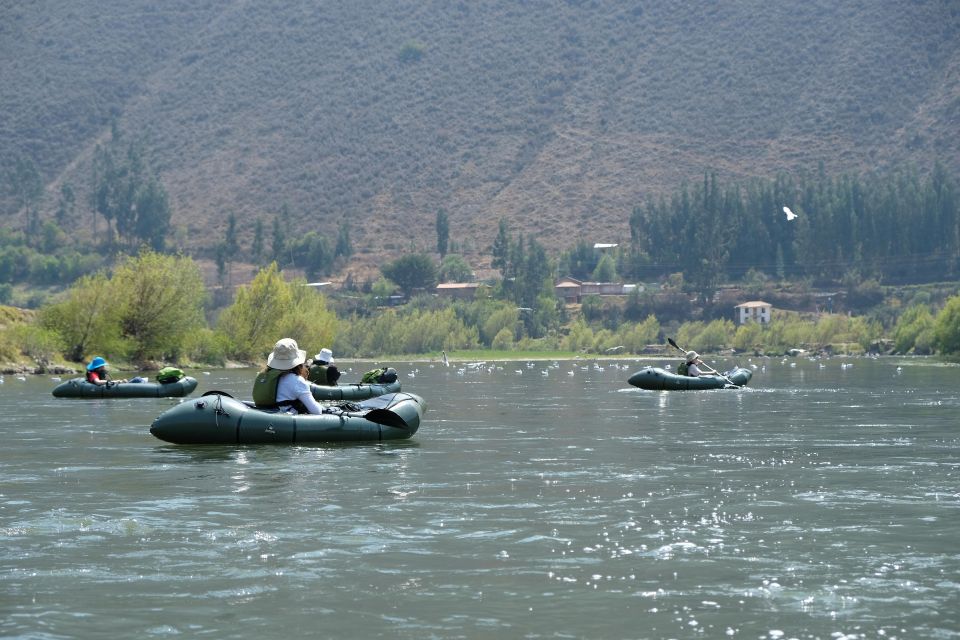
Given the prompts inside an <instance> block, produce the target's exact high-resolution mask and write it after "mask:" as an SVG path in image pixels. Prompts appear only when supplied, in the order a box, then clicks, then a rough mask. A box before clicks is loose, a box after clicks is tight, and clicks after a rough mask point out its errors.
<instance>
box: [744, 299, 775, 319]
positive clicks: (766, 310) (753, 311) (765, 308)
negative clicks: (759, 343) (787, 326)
mask: <svg viewBox="0 0 960 640" xmlns="http://www.w3.org/2000/svg"><path fill="white" fill-rule="evenodd" d="M734 309H736V314H737V324H746V323H747V322H759V323H760V324H767V323H769V322H770V316H771V314H772V312H773V305H772V304H770V303H769V302H764V301H763V300H752V301H750V302H744V303H742V304H738V305H737V306H736V307H734Z"/></svg>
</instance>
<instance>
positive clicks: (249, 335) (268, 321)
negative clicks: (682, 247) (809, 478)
mask: <svg viewBox="0 0 960 640" xmlns="http://www.w3.org/2000/svg"><path fill="white" fill-rule="evenodd" d="M513 245H514V247H515V248H517V247H518V245H519V242H514V243H513ZM531 255H533V256H537V255H539V252H536V251H534V252H533V253H532V254H531ZM368 295H369V298H368V301H367V302H368V304H369V307H368V309H367V311H366V312H358V311H357V310H356V309H354V310H353V311H352V312H350V313H349V314H346V313H343V312H342V311H338V310H337V308H336V307H337V305H336V304H335V303H334V304H331V303H330V301H329V300H328V299H327V297H326V296H324V295H323V294H321V293H319V292H318V291H317V290H316V289H315V288H314V287H310V286H307V282H306V280H304V279H302V278H300V279H294V280H292V281H287V280H286V279H285V278H284V277H283V274H282V272H281V271H280V269H279V267H278V266H277V265H276V263H271V264H270V265H268V266H267V267H264V268H263V269H261V270H260V271H259V273H258V274H257V276H256V277H255V278H254V279H253V281H252V282H251V283H250V284H248V285H244V286H241V287H239V288H238V290H237V292H236V295H235V297H234V298H233V300H232V301H231V303H230V304H229V305H228V306H227V307H226V308H225V309H223V311H222V312H221V313H220V314H219V316H218V317H217V318H216V319H214V320H210V319H209V318H208V316H207V312H208V311H209V297H208V295H207V292H206V290H205V288H204V285H203V281H202V278H201V276H200V271H199V268H198V266H197V265H196V263H195V262H194V261H193V260H192V259H191V258H188V257H182V256H169V255H164V254H160V253H157V252H154V251H152V250H150V249H144V250H143V251H141V253H140V254H138V255H137V256H130V257H127V258H125V259H124V260H122V261H121V262H120V263H119V264H118V265H117V266H116V267H115V268H113V269H112V270H101V271H98V272H97V273H95V274H91V275H88V276H84V277H82V278H80V279H79V280H78V281H77V282H75V283H74V285H73V286H72V287H70V288H69V289H68V291H67V292H66V295H65V296H64V297H63V299H62V300H60V301H58V302H56V303H53V304H49V305H46V306H44V307H42V308H41V309H39V310H38V311H37V312H35V313H33V314H32V315H31V316H30V318H29V320H28V321H26V322H15V321H13V320H11V318H7V319H6V320H4V321H3V323H0V360H2V361H17V360H19V359H21V358H22V357H28V358H31V359H32V360H33V361H34V362H36V363H37V364H38V365H39V366H47V365H50V364H51V363H54V362H57V361H61V360H67V361H71V362H77V363H82V362H84V361H85V360H87V359H89V357H91V356H92V355H94V354H98V355H103V356H105V357H107V358H108V359H113V360H118V361H121V362H130V363H135V364H137V365H139V366H151V364H157V363H179V364H185V365H187V364H191V363H193V364H197V363H204V364H212V365H223V364H225V363H226V362H227V361H240V362H245V363H260V362H262V361H263V359H264V358H265V357H266V354H267V353H269V351H270V349H271V348H272V346H273V344H274V342H275V341H276V340H277V339H278V338H279V337H293V338H295V339H296V340H297V341H298V342H299V343H300V344H301V345H303V346H304V347H305V348H307V349H308V350H319V349H320V348H322V347H325V346H327V347H332V348H333V349H334V350H335V351H336V352H337V353H338V354H342V355H343V357H381V358H384V357H389V356H401V355H424V354H427V355H436V354H437V353H438V352H439V351H441V350H445V351H448V352H452V351H457V350H467V349H491V350H496V351H498V352H504V351H548V352H558V351H559V352H568V353H571V354H574V353H579V354H604V353H611V352H615V353H618V354H624V355H626V354H639V353H643V352H644V351H645V350H646V348H647V347H648V345H651V344H662V343H663V341H664V339H665V335H674V336H676V337H677V339H678V340H679V341H680V342H681V343H683V344H685V345H689V346H690V347H691V348H695V349H698V350H701V351H719V350H723V349H734V350H736V351H739V352H746V353H752V352H756V353H777V354H779V353H783V352H784V350H785V349H787V348H793V347H804V348H810V349H820V348H829V347H833V348H837V347H839V348H840V349H842V350H843V351H844V352H858V351H865V350H868V349H872V348H875V346H876V345H877V344H880V343H882V342H883V340H884V339H887V340H889V341H890V342H891V344H892V345H893V348H894V350H895V351H896V352H898V353H917V354H923V353H940V354H944V355H958V354H960V296H953V297H951V298H949V299H948V300H947V302H946V304H945V305H944V306H943V307H942V308H940V309H939V310H935V309H933V308H932V307H931V306H929V305H928V304H924V303H922V302H918V303H915V304H911V305H909V306H908V307H906V308H905V309H904V310H903V312H902V313H901V314H900V315H899V317H898V319H897V321H896V322H895V323H894V325H893V326H892V327H891V328H889V329H885V328H884V327H883V325H882V323H881V322H879V321H878V320H876V319H870V318H867V317H864V316H855V317H851V316H847V315H844V314H822V315H820V316H819V317H815V318H813V317H811V318H807V319H804V318H801V317H799V316H797V315H789V316H787V315H785V316H783V317H779V318H777V319H776V321H775V322H773V323H771V324H770V325H759V324H756V323H748V324H745V325H741V326H735V325H734V324H733V322H731V321H730V320H724V319H718V320H712V321H695V322H686V323H681V324H677V323H671V324H661V322H660V321H659V320H658V319H657V318H656V316H654V315H647V316H646V317H643V318H641V319H637V320H623V321H621V322H618V323H617V324H616V325H614V326H604V325H603V324H602V323H600V322H597V321H595V320H594V321H592V320H591V319H590V317H589V313H584V314H583V315H581V316H580V317H577V318H574V319H571V318H567V317H565V316H564V315H563V313H562V312H560V311H558V310H557V305H556V301H555V300H552V301H550V303H549V304H547V297H546V296H542V295H538V296H537V302H536V303H535V304H536V306H535V307H520V306H517V300H518V299H522V298H518V297H515V296H517V295H519V294H517V293H516V291H515V290H514V289H513V288H512V286H511V287H508V288H498V287H488V288H486V289H485V290H483V291H482V292H481V294H480V296H479V297H478V298H477V299H474V300H464V301H454V302H449V301H445V300H442V299H439V298H437V297H435V296H431V295H426V294H422V295H417V296H414V297H413V298H412V299H411V300H410V301H409V302H408V303H407V304H405V305H403V306H402V307H397V308H384V307H382V306H379V305H378V304H377V301H376V300H375V299H374V298H375V297H374V295H373V293H371V294H368ZM4 309H10V308H0V311H3V310H4ZM552 313H556V314H557V315H556V316H551V314H552ZM2 315H3V317H6V316H7V315H9V314H6V312H4V313H3V314H2ZM11 317H12V316H11ZM540 323H543V324H540ZM667 332H669V333H667Z"/></svg>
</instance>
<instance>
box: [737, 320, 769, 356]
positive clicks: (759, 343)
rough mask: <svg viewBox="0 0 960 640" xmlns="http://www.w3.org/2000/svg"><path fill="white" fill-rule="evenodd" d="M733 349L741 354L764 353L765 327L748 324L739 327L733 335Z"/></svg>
mask: <svg viewBox="0 0 960 640" xmlns="http://www.w3.org/2000/svg"><path fill="white" fill-rule="evenodd" d="M733 348H734V349H735V350H737V351H739V352H741V353H743V352H746V353H750V352H753V351H763V325H761V324H760V323H759V322H747V323H745V324H742V325H740V326H739V327H737V330H736V332H735V333H734V334H733Z"/></svg>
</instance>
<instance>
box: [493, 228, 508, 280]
mask: <svg viewBox="0 0 960 640" xmlns="http://www.w3.org/2000/svg"><path fill="white" fill-rule="evenodd" d="M490 255H491V256H493V257H492V259H491V260H490V266H491V267H493V268H494V269H500V271H501V272H505V271H506V269H507V260H508V259H509V257H510V236H509V234H508V231H507V220H506V218H500V222H498V223H497V235H496V237H495V238H494V239H493V246H491V247H490ZM504 275H506V273H504Z"/></svg>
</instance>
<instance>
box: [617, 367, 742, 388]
mask: <svg viewBox="0 0 960 640" xmlns="http://www.w3.org/2000/svg"><path fill="white" fill-rule="evenodd" d="M752 377H753V372H752V371H750V369H746V368H744V367H737V368H736V369H731V370H730V371H728V372H726V373H725V374H723V376H718V375H703V376H698V377H696V378H694V377H692V376H682V375H680V374H677V373H672V372H670V371H667V370H666V369H661V368H660V367H644V368H643V369H641V370H640V371H637V372H636V373H635V374H633V375H632V376H630V378H629V379H628V380H627V382H629V383H630V384H632V385H633V386H635V387H640V388H641V389H648V390H650V391H699V390H702V389H739V388H740V387H742V386H744V385H745V384H747V383H748V382H750V378H752Z"/></svg>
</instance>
